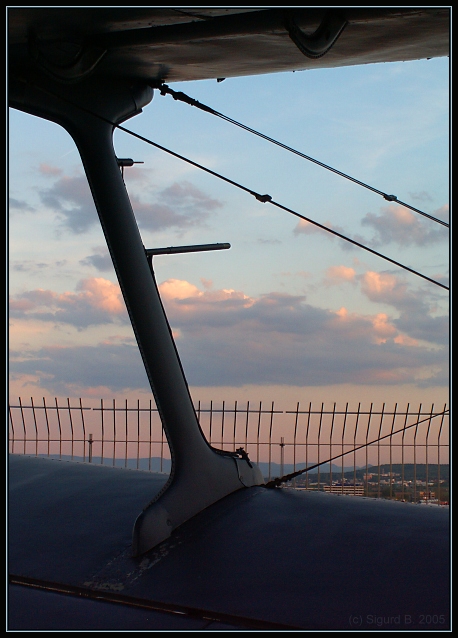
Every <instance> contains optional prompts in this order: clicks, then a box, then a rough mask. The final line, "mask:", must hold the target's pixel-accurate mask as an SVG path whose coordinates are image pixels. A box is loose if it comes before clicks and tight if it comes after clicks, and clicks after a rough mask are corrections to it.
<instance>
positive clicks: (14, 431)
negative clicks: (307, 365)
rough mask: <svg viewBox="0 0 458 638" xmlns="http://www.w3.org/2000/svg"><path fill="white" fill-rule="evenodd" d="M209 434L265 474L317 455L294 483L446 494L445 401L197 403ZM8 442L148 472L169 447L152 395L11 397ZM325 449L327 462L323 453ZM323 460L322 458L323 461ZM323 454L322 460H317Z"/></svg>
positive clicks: (427, 498) (414, 497)
mask: <svg viewBox="0 0 458 638" xmlns="http://www.w3.org/2000/svg"><path fill="white" fill-rule="evenodd" d="M195 408H196V413H197V417H198V420H199V423H200V426H201V428H202V431H203V433H204V435H205V436H206V438H207V441H208V442H209V443H211V445H213V446H214V447H217V448H220V449H224V450H231V451H235V450H236V448H239V447H243V448H244V449H245V450H246V451H247V452H248V454H249V457H250V458H251V459H252V460H253V461H255V462H256V463H258V464H259V465H260V467H261V470H262V471H263V474H264V476H265V478H266V479H268V480H270V479H271V478H273V477H275V476H284V475H285V474H288V473H291V472H296V471H298V470H300V469H303V468H305V467H310V466H314V465H317V467H315V468H314V470H313V471H310V472H306V473H304V474H302V475H301V476H299V477H297V478H295V479H293V481H292V482H290V483H289V484H288V485H289V486H290V487H294V488H296V489H308V490H322V491H328V492H338V493H341V494H353V495H359V496H370V497H375V498H396V499H400V500H409V501H413V502H423V503H425V502H426V503H438V504H444V503H445V504H446V503H448V502H449V465H448V461H449V439H448V433H449V414H448V408H447V405H444V406H443V407H442V406H440V407H435V406H434V404H433V405H431V407H430V408H427V409H425V408H424V407H423V406H422V405H421V404H420V405H419V406H418V408H416V409H413V408H412V407H411V406H410V404H407V406H406V407H405V408H404V409H402V408H400V407H399V406H398V404H396V405H395V406H394V408H393V409H391V410H388V409H387V408H386V406H385V404H383V405H382V407H381V409H378V410H375V409H374V406H373V404H370V406H369V409H365V410H363V409H362V406H361V403H359V404H358V405H357V407H356V409H352V410H350V409H349V404H348V403H347V404H346V405H345V408H344V409H343V410H342V409H337V404H336V403H334V404H331V409H329V407H327V408H326V409H325V404H324V403H322V404H321V405H319V407H318V408H317V407H314V406H312V403H311V402H310V403H308V404H303V405H301V404H300V403H299V402H298V403H297V404H296V405H295V406H294V408H293V409H291V410H279V409H276V408H275V405H274V402H271V403H269V404H268V405H267V406H266V405H265V404H263V403H262V402H259V403H256V404H255V405H253V404H250V402H246V403H244V404H243V405H239V404H238V403H237V401H235V402H234V403H231V405H227V404H226V403H225V402H224V401H223V402H222V403H220V404H218V405H214V404H213V402H210V404H206V406H204V405H201V402H200V401H199V402H198V404H197V405H196V406H195ZM9 451H10V452H11V453H13V454H28V455H35V456H48V457H53V458H59V459H65V460H74V461H80V462H86V463H99V464H102V465H113V466H120V467H125V468H131V469H137V470H147V471H154V472H163V473H169V472H170V452H169V447H168V444H167V440H166V437H165V434H164V430H163V428H162V424H161V421H160V418H159V415H158V411H157V408H156V406H155V405H154V403H153V402H152V401H151V400H150V401H143V403H142V404H141V402H140V400H137V401H132V400H130V402H129V401H128V400H127V399H125V400H119V399H118V400H116V399H113V400H111V401H104V400H103V399H101V400H100V401H99V402H94V401H92V402H91V401H90V400H86V401H85V405H83V401H82V399H78V400H76V401H75V400H73V403H72V401H71V400H70V399H66V401H64V402H62V400H61V402H60V403H59V401H58V399H57V398H56V399H54V401H50V400H46V399H45V398H43V399H42V400H41V401H35V400H34V399H33V398H31V399H30V401H29V402H24V401H23V400H22V399H21V398H19V400H18V404H17V405H10V406H9ZM329 459H333V460H332V462H328V461H329ZM323 462H324V463H323ZM320 463H321V465H320Z"/></svg>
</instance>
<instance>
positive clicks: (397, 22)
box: [8, 7, 450, 82]
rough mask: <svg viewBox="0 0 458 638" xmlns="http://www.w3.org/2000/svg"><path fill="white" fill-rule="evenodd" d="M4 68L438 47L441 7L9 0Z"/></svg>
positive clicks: (98, 69)
mask: <svg viewBox="0 0 458 638" xmlns="http://www.w3.org/2000/svg"><path fill="white" fill-rule="evenodd" d="M8 16H9V60H10V69H11V70H10V73H11V72H12V73H13V74H14V73H15V71H14V69H17V68H20V69H23V68H24V67H26V68H27V67H29V66H30V65H33V64H38V66H40V67H42V68H44V69H46V70H48V71H49V72H51V73H53V74H54V75H56V76H57V77H60V78H61V79H63V80H67V81H71V80H77V79H79V78H80V77H82V76H84V75H85V74H87V73H89V72H90V73H96V74H100V75H118V76H124V77H129V78H137V79H142V80H152V81H167V82H178V81H186V80H204V79H210V78H226V77H236V76H245V75H256V74H262V73H273V72H279V71H299V70H305V69H313V68H326V67H327V68H329V67H340V66H348V65H354V64H368V63H374V62H393V61H401V60H414V59H420V58H430V57H438V56H446V55H448V53H449V29H450V24H449V23H450V15H449V10H448V8H445V9H444V8H439V9H434V8H387V7H382V8H365V7H361V8H359V7H358V8H355V7H353V8H347V7H342V8H340V7H339V8H337V9H336V8H334V9H326V8H306V9H305V8H294V9H259V8H255V9H245V8H232V9H214V8H213V9H209V8H204V9H202V8H198V9H189V11H188V10H187V9H186V8H185V9H176V8H163V9H159V8H145V7H141V8H138V7H137V8H132V9H130V8H111V7H110V8H109V9H107V8H92V7H89V8H71V9H67V8H39V9H35V8H13V9H10V10H9V14H8Z"/></svg>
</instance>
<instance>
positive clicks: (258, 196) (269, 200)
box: [115, 125, 449, 290]
mask: <svg viewBox="0 0 458 638" xmlns="http://www.w3.org/2000/svg"><path fill="white" fill-rule="evenodd" d="M115 126H116V128H118V129H119V130H120V131H123V132H124V133H128V134H129V135H132V136H133V137H136V138H137V139H139V140H142V141H143V142H145V143H146V144H150V145H151V146H154V147H155V148H157V149H159V150H161V151H164V152H165V153H168V154H169V155H172V156H173V157H176V158H177V159H180V160H182V161H184V162H186V163H188V164H190V165H191V166H195V167H196V168H199V169H200V170H202V171H205V172H206V173H209V174H210V175H213V176H214V177H217V178H218V179H221V180H223V181H225V182H227V183H228V184H231V185H232V186H235V187H236V188H239V189H241V190H243V191H245V192H246V193H249V194H250V195H253V196H254V197H256V199H257V200H258V201H260V202H262V203H269V204H272V206H276V207H277V208H280V209H281V210H284V211H285V212H287V213H290V214H291V215H295V216H296V217H299V218H300V219H303V220H304V221H307V222H309V223H310V224H313V225H314V226H317V227H318V228H321V229H322V230H324V231H326V232H328V233H331V234H332V235H335V236H336V237H339V238H340V239H343V240H344V241H347V242H349V243H351V244H353V245H355V246H358V247H359V248H362V249H363V250H366V251H368V252H370V253H372V254H373V255H376V256H377V257H380V258H381V259H384V260H385V261H389V262H390V263H392V264H394V265H395V266H398V267H399V268H403V269H404V270H407V271H408V272H410V273H412V274H414V275H417V277H421V278H422V279H426V280H427V281H429V282H431V283H433V284H435V285H436V286H440V287H441V288H444V289H445V290H449V288H448V286H446V285H445V284H442V283H441V282H440V281H437V280H436V279H432V278H431V277H428V276H427V275H423V274H422V273H420V272H418V271H417V270H414V269H413V268H410V267H409V266H406V265H404V264H402V263H401V262H399V261H396V260H395V259H391V258H390V257H387V256H386V255H383V254H382V253H379V252H378V251H376V250H373V249H372V248H369V247H368V246H365V245H364V244H361V243H360V242H358V241H355V240H354V239H351V238H350V237H347V236H346V235H343V234H342V233H339V232H337V231H336V230H333V229H332V228H329V227H328V226H324V225H323V224H320V223H319V222H317V221H315V220H313V219H311V218H310V217H306V216H305V215H302V214H301V213H298V212H296V211H294V210H293V209H291V208H288V207H287V206H283V205H282V204H279V203H278V202H275V201H274V200H273V199H272V197H271V196H270V195H261V194H260V193H257V192H256V191H253V190H251V189H250V188H247V187H246V186H243V185H242V184H239V183H238V182H235V181H234V180H232V179H229V178H228V177H225V176H224V175H221V174H220V173H217V172H216V171H212V170H211V169H210V168H207V167H206V166H203V165H202V164H199V163H197V162H194V161H193V160H191V159H189V158H187V157H184V155H180V154H179V153H175V151H172V150H170V149H168V148H166V147H165V146H162V145H161V144H157V143H156V142H153V141H152V140H149V139H148V138H147V137H144V136H143V135H139V134H138V133H134V132H133V131H131V130H129V129H127V128H125V127H124V126H121V125H115Z"/></svg>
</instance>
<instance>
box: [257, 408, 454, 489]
mask: <svg viewBox="0 0 458 638" xmlns="http://www.w3.org/2000/svg"><path fill="white" fill-rule="evenodd" d="M448 412H449V410H444V411H443V412H438V413H437V414H432V415H428V416H427V417H426V418H425V419H421V420H420V421H415V423H411V424H410V425H408V426H407V427H404V428H402V429H401V430H396V431H395V432H390V433H389V434H385V435H384V436H379V437H377V438H376V439H374V440H373V441H369V442H366V443H362V444H361V445H358V446H357V447H355V448H352V449H351V450H347V451H346V452H342V453H341V454H337V455H336V456H333V457H331V458H330V459H326V460H325V461H320V463H315V465H309V467H305V468H304V469H303V470H298V471H297V472H292V473H291V474H286V475H285V476H281V477H279V478H274V479H273V480H272V481H269V482H268V483H266V484H265V485H264V487H267V488H272V487H278V486H279V485H281V484H282V483H286V482H287V481H290V480H291V479H293V478H296V476H300V475H301V474H305V472H310V470H314V469H315V468H317V467H319V466H320V465H324V464H325V463H330V462H331V461H335V460H336V459H341V458H342V457H343V456H345V455H346V454H352V453H353V452H356V451H357V450H361V449H362V448H365V447H368V446H369V445H372V444H373V443H378V442H379V441H383V439H387V438H388V437H390V436H394V435H395V434H400V433H401V432H405V430H408V429H409V428H413V427H414V426H416V425H420V423H424V422H425V421H430V420H431V419H434V418H435V417H437V416H443V415H444V414H447V413H448Z"/></svg>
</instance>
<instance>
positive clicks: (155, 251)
mask: <svg viewBox="0 0 458 638" xmlns="http://www.w3.org/2000/svg"><path fill="white" fill-rule="evenodd" d="M230 247H231V245H230V244H227V243H225V244H194V245H193V246H168V248H147V249H146V250H145V253H146V256H147V257H153V256H154V255H174V254H176V253H197V252H205V251H207V250H227V249H228V248H230Z"/></svg>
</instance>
